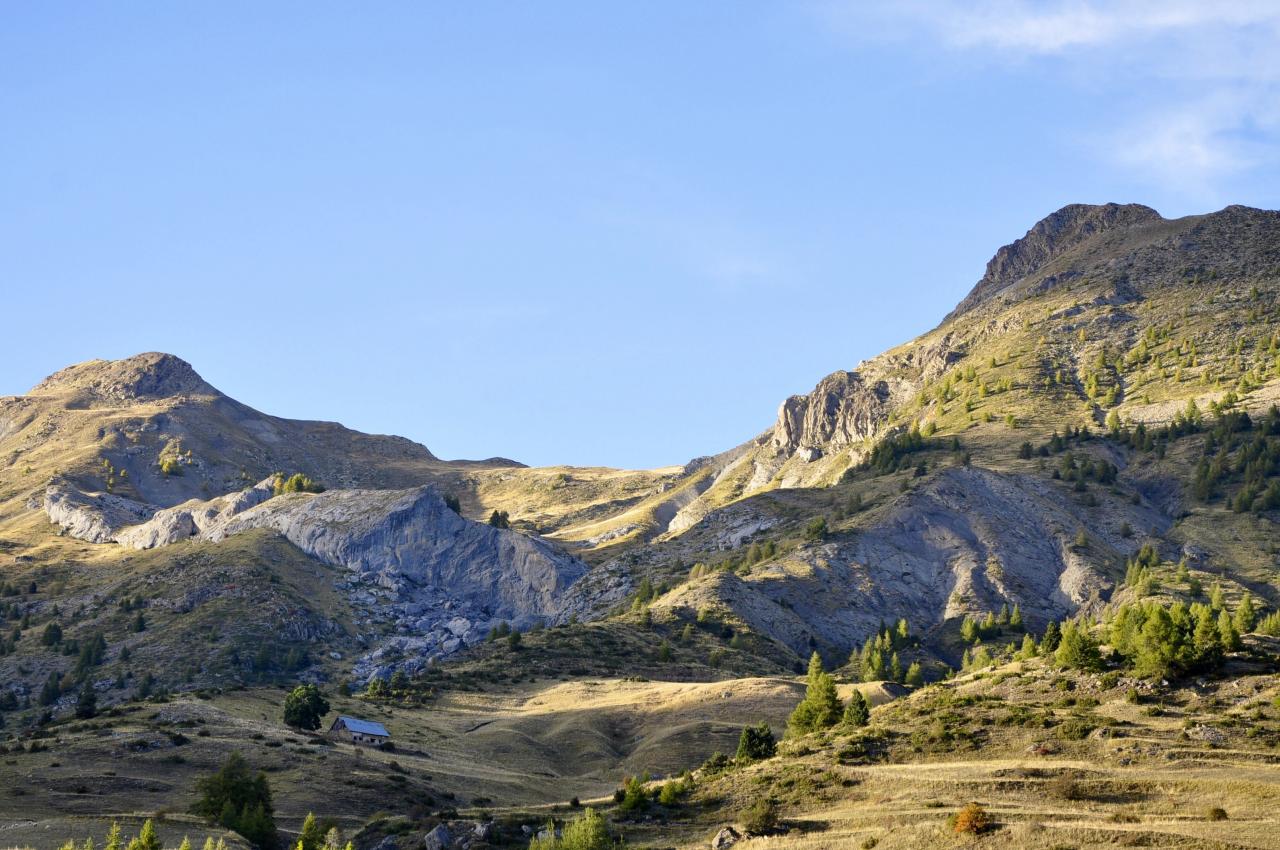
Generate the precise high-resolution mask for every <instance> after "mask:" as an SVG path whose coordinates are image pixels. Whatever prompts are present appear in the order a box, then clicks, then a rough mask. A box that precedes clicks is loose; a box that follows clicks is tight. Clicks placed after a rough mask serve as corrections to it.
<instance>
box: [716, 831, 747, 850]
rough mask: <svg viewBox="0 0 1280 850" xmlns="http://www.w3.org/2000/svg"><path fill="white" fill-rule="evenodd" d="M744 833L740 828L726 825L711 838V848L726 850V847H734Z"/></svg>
mask: <svg viewBox="0 0 1280 850" xmlns="http://www.w3.org/2000/svg"><path fill="white" fill-rule="evenodd" d="M740 838H742V835H741V834H740V833H739V832H738V830H736V829H734V828H733V827H731V826H726V827H724V828H723V829H721V830H720V831H719V832H717V833H716V837H715V838H713V839H711V850H724V848H726V847H732V846H733V845H735V844H737V843H738V840H739V839H740Z"/></svg>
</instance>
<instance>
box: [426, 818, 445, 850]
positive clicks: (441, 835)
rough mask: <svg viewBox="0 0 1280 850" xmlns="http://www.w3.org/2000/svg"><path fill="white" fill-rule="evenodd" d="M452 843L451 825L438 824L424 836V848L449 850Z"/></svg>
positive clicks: (428, 849)
mask: <svg viewBox="0 0 1280 850" xmlns="http://www.w3.org/2000/svg"><path fill="white" fill-rule="evenodd" d="M452 843H453V836H452V835H451V834H450V833H449V827H447V826H445V825H444V824H437V825H436V828H435V829H433V830H431V831H430V832H428V833H427V834H426V835H424V836H423V837H422V850H448V847H449V845H450V844H452Z"/></svg>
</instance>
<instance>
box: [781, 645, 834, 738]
mask: <svg viewBox="0 0 1280 850" xmlns="http://www.w3.org/2000/svg"><path fill="white" fill-rule="evenodd" d="M841 708H842V706H841V705H840V697H839V696H838V695H837V694H836V683H835V679H833V678H831V675H830V674H829V673H827V672H826V671H825V670H823V668H822V658H821V657H819V655H818V653H816V652H815V653H813V656H812V657H811V658H810V659H809V676H808V682H807V686H806V688H805V694H804V699H803V700H801V701H800V704H799V705H797V706H796V707H795V710H794V711H792V712H791V717H790V718H788V720H787V729H788V731H789V732H791V733H793V734H804V733H805V732H812V731H815V730H818V729H827V728H829V727H831V726H834V725H836V723H838V722H839V721H840V716H841Z"/></svg>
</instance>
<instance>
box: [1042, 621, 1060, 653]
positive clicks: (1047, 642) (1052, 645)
mask: <svg viewBox="0 0 1280 850" xmlns="http://www.w3.org/2000/svg"><path fill="white" fill-rule="evenodd" d="M1061 640H1062V629H1061V628H1060V627H1059V626H1058V624H1057V622H1056V621H1052V620H1051V621H1050V622H1049V625H1047V626H1045V627H1044V636H1043V637H1041V638H1040V654H1041V655H1045V656H1048V655H1052V654H1053V653H1054V652H1056V651H1057V649H1058V643H1059V642H1060V641H1061Z"/></svg>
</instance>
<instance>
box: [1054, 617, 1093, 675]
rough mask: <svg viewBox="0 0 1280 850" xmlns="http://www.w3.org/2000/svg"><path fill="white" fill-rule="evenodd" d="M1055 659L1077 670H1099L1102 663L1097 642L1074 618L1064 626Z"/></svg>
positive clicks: (1063, 665)
mask: <svg viewBox="0 0 1280 850" xmlns="http://www.w3.org/2000/svg"><path fill="white" fill-rule="evenodd" d="M1054 660H1056V661H1057V662H1058V664H1059V665H1060V666H1062V667H1072V668H1075V669H1077V670H1097V669H1098V668H1099V667H1100V666H1101V665H1102V657H1101V655H1100V653H1099V652H1098V645H1097V643H1096V642H1095V641H1094V640H1093V638H1092V637H1091V636H1090V635H1089V633H1088V632H1087V631H1085V630H1084V629H1083V628H1081V627H1080V626H1079V625H1077V624H1076V622H1075V621H1074V620H1072V621H1068V622H1067V624H1066V625H1065V626H1063V627H1062V640H1061V641H1060V642H1059V643H1058V648H1057V650H1055V652H1054Z"/></svg>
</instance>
